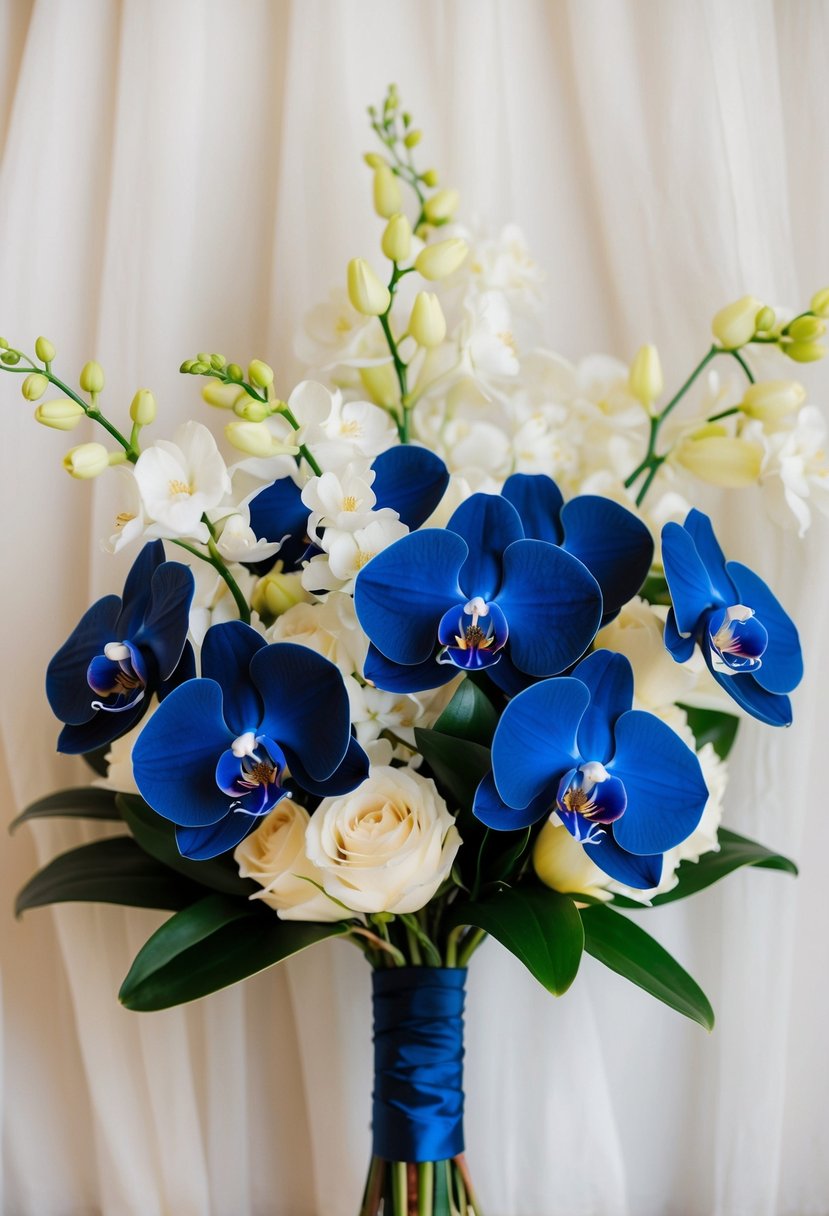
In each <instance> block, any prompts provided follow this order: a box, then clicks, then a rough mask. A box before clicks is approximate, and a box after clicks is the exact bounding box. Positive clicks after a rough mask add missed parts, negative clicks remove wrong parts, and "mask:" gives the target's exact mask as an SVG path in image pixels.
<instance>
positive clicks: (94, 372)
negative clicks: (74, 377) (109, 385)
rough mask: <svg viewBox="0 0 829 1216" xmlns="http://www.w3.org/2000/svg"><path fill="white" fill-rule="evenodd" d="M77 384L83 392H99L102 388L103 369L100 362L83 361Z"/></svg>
mask: <svg viewBox="0 0 829 1216" xmlns="http://www.w3.org/2000/svg"><path fill="white" fill-rule="evenodd" d="M78 382H79V384H80V386H81V388H82V389H83V391H84V392H85V393H100V392H103V388H104V369H103V368H102V367H101V365H100V363H95V362H94V361H93V362H90V363H84V365H83V367H82V368H81V374H80V379H79V381H78Z"/></svg>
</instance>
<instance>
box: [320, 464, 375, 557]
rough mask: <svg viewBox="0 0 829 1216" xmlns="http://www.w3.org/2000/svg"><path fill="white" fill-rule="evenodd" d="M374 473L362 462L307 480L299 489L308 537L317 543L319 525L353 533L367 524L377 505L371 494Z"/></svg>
mask: <svg viewBox="0 0 829 1216" xmlns="http://www.w3.org/2000/svg"><path fill="white" fill-rule="evenodd" d="M373 481H374V470H373V469H371V468H370V466H369V465H368V464H367V463H366V462H364V461H361V462H352V463H351V464H347V465H346V466H345V468H344V469H343V470H342V471H341V472H340V473H333V472H328V473H323V475H322V476H321V477H311V478H310V479H309V480H308V481H307V482H306V483H305V485H304V486H303V488H302V501H303V502H304V503H305V506H306V507H307V508H308V510H309V511H310V513H311V515H310V519H309V521H308V534H309V536H311V537H312V539H314V540H318V539H319V537H318V535H317V529H318V528H319V527H320V525H321V524H323V525H324V526H325V527H326V528H335V529H337V530H338V531H341V532H354V531H356V530H357V528H361V527H365V525H366V524H368V523H370V522H371V512H372V510H373V508H374V504H375V502H376V501H377V500H376V498H375V497H374V491H373V490H372V488H371V486H372V482H373Z"/></svg>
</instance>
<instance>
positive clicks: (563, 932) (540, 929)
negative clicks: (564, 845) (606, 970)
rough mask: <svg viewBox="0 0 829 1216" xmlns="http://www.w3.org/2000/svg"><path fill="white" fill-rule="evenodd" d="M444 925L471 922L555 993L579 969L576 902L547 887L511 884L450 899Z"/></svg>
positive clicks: (581, 939)
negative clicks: (473, 897)
mask: <svg viewBox="0 0 829 1216" xmlns="http://www.w3.org/2000/svg"><path fill="white" fill-rule="evenodd" d="M447 925H448V926H449V927H450V928H451V927H453V926H457V925H474V927H475V928H476V929H483V930H484V932H485V933H488V934H489V935H490V936H491V937H494V938H495V939H496V940H497V941H499V942H500V943H501V945H502V946H505V947H506V948H507V950H509V951H510V952H511V953H512V954H514V955H515V957H516V958H518V959H520V960H521V962H522V963H523V964H524V966H525V967H526V968H527V969H528V970H529V971H530V972H531V973H532V974H533V975H534V976H535V978H536V979H537V980H538V982H539V983H540V984H543V986H544V987H545V988H546V989H547V991H548V992H552V993H553V994H554V995H555V996H561V994H562V993H563V992H566V991H567V989H568V988H569V987H570V985H571V984H572V982H573V980H574V979H575V978H576V972H577V971H578V969H579V962H580V960H581V954H582V948H583V946H584V930H583V928H582V923H581V918H580V916H579V913H578V910H577V908H576V905H575V904H574V903H573V901H572V899H570V897H569V896H567V895H560V894H559V893H558V891H551V890H550V889H549V888H548V887H531V886H527V887H514V888H512V890H508V891H500V892H498V893H496V894H494V895H491V896H488V897H487V898H486V899H482V900H477V901H476V902H475V903H458V904H453V905H452V906H451V908H450V909H449V912H448V916H447Z"/></svg>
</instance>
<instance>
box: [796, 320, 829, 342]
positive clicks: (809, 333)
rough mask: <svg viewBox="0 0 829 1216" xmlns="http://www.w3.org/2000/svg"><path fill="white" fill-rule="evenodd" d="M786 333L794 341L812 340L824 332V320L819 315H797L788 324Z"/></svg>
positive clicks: (820, 336)
mask: <svg viewBox="0 0 829 1216" xmlns="http://www.w3.org/2000/svg"><path fill="white" fill-rule="evenodd" d="M786 333H787V334H788V336H789V337H790V338H793V339H794V341H795V342H814V340H815V338H822V337H823V335H824V334H825V333H826V322H825V321H822V320H821V319H820V317H797V318H796V319H795V320H794V321H792V323H791V325H789V326H788V328H787V330H786Z"/></svg>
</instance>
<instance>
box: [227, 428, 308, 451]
mask: <svg viewBox="0 0 829 1216" xmlns="http://www.w3.org/2000/svg"><path fill="white" fill-rule="evenodd" d="M225 435H227V438H228V440H229V441H230V443H232V444H233V446H234V447H235V448H238V449H239V451H240V452H244V453H245V454H246V455H248V456H259V457H268V456H296V454H297V453H298V452H299V448H298V447H296V446H295V445H291V444H288V443H282V442H281V441H280V440H279V439H277V438H276V437H275V436H274V435H272V434H271V432H270V431H269V430H268V428H267V427H266V426H263V425H262V424H261V422H229V423H228V425H227V426H226V427H225Z"/></svg>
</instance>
